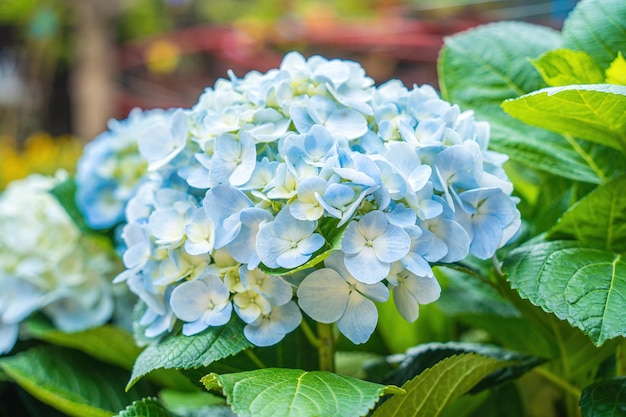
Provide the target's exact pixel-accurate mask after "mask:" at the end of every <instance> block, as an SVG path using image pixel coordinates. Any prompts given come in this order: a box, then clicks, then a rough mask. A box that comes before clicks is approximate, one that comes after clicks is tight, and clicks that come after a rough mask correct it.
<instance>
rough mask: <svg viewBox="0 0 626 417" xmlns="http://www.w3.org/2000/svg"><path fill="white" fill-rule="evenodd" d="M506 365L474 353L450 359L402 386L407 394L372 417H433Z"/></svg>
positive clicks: (382, 407) (382, 406) (395, 398)
mask: <svg viewBox="0 0 626 417" xmlns="http://www.w3.org/2000/svg"><path fill="white" fill-rule="evenodd" d="M506 365H507V362H502V361H500V360H498V359H494V358H489V357H486V356H481V355H477V354H473V353H466V354H462V355H458V356H450V357H448V358H446V359H444V360H442V361H440V362H437V364H436V365H434V366H433V367H432V368H429V369H427V370H425V371H424V372H422V373H421V374H420V375H418V376H416V377H415V378H413V379H412V380H410V381H409V382H407V383H406V384H404V385H403V386H402V388H404V389H405V390H406V394H405V395H396V396H394V397H392V398H391V399H389V400H387V401H385V402H384V403H383V404H382V405H381V406H380V407H379V408H378V409H376V411H375V412H374V414H373V415H372V417H387V416H395V417H417V416H419V417H436V416H438V415H439V414H440V413H441V411H442V409H443V408H444V407H445V406H446V405H448V404H449V403H451V402H452V401H454V400H455V399H456V398H459V397H460V396H462V395H463V394H465V393H466V392H468V391H469V390H471V389H472V388H473V387H475V386H476V384H478V383H479V382H480V381H481V380H482V379H483V378H484V377H486V376H487V375H489V374H491V373H492V372H494V371H496V370H498V369H500V368H502V367H504V366H506Z"/></svg>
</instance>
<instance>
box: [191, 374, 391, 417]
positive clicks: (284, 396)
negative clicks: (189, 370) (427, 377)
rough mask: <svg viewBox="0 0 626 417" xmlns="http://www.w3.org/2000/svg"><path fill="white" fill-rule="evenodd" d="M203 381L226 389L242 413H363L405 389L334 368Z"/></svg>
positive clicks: (263, 416) (275, 416) (247, 416)
mask: <svg viewBox="0 0 626 417" xmlns="http://www.w3.org/2000/svg"><path fill="white" fill-rule="evenodd" d="M269 381H271V383H268V382H269ZM202 382H203V383H204V385H205V386H206V387H207V389H209V390H222V391H223V392H224V394H225V395H226V397H227V399H228V403H229V404H231V407H232V409H233V411H234V412H235V413H236V414H237V415H238V416H240V417H288V416H290V417H300V416H328V417H331V416H335V417H359V416H362V415H365V414H366V413H367V411H368V410H369V409H371V408H372V407H373V406H374V404H375V403H376V402H377V401H378V399H379V398H380V396H382V395H383V394H393V393H402V392H403V391H402V390H400V389H399V388H397V387H389V386H387V387H386V386H384V385H380V384H375V383H372V382H367V381H363V380H360V379H356V378H351V377H347V376H342V375H337V374H334V373H331V372H321V371H313V372H307V371H301V370H297V369H278V368H268V369H259V370H257V371H249V372H239V373H235V374H226V375H217V374H209V375H207V376H206V377H204V378H203V379H202Z"/></svg>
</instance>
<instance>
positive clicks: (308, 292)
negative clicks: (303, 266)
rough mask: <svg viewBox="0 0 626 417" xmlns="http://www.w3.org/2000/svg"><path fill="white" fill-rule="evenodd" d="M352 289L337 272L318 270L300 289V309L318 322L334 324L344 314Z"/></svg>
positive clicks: (309, 276)
mask: <svg viewBox="0 0 626 417" xmlns="http://www.w3.org/2000/svg"><path fill="white" fill-rule="evenodd" d="M349 294H350V288H349V287H348V284H347V283H346V281H345V280H344V279H343V278H342V277H341V275H339V273H338V272H337V271H335V270H334V269H330V268H322V269H318V270H316V271H314V272H312V273H310V274H309V275H307V277H306V278H305V279H304V280H303V281H302V283H301V284H300V286H299V287H298V304H299V305H300V308H302V310H303V311H304V312H305V313H306V314H308V315H309V316H311V318H313V319H314V320H316V321H319V322H321V323H334V322H336V321H337V320H339V318H340V317H341V316H342V315H343V314H344V312H345V309H346V305H347V303H348V295H349Z"/></svg>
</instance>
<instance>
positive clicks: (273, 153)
mask: <svg viewBox="0 0 626 417" xmlns="http://www.w3.org/2000/svg"><path fill="white" fill-rule="evenodd" d="M157 130H158V132H157ZM147 132H148V133H145V134H144V135H142V136H141V138H140V143H139V147H138V152H139V154H140V156H141V158H143V160H144V161H145V162H144V164H145V165H146V166H147V168H146V169H147V171H146V172H147V174H146V175H145V176H144V177H142V180H141V181H142V185H141V186H140V187H138V188H137V189H136V190H134V191H133V193H134V196H133V197H132V198H131V199H130V201H129V202H128V204H127V205H126V213H125V216H126V218H125V220H126V222H127V225H126V226H125V228H124V231H123V237H124V240H125V243H126V246H127V249H126V252H125V254H124V264H125V266H126V271H124V272H123V273H121V274H120V275H119V276H118V278H117V281H126V282H127V283H128V285H129V287H130V288H131V290H132V291H133V292H134V293H135V294H137V295H138V296H139V297H140V298H141V300H142V302H143V303H144V304H145V305H146V314H145V315H144V318H143V319H142V322H143V323H144V324H145V326H144V328H145V329H146V334H147V333H149V334H150V336H151V337H158V336H160V335H163V334H166V333H167V332H168V331H169V329H171V328H172V326H173V325H174V323H175V322H176V321H177V320H180V321H182V322H183V323H184V324H183V328H184V329H186V330H185V333H187V334H192V333H194V334H195V333H197V332H200V331H203V330H204V329H206V328H208V327H211V326H218V325H220V324H218V323H222V322H225V321H226V317H227V316H228V317H230V316H231V315H233V313H234V315H235V316H236V317H237V318H235V319H236V320H242V321H243V322H244V323H246V325H245V330H244V334H245V336H246V337H247V338H248V340H250V341H251V342H252V343H254V344H256V345H258V346H268V345H272V344H275V343H278V341H280V340H282V338H283V337H284V336H285V335H286V334H287V333H289V332H291V331H292V330H293V329H294V328H295V327H296V326H298V325H299V323H300V321H301V313H300V309H302V310H303V311H304V312H305V313H306V314H308V315H309V316H311V317H312V318H313V319H315V320H318V321H321V322H324V323H337V326H338V327H339V330H340V331H341V332H342V333H344V334H345V335H346V336H347V337H348V338H349V339H350V340H352V341H353V342H354V343H363V342H365V341H367V339H368V338H369V337H370V335H371V334H372V332H373V331H374V328H375V327H376V324H377V321H378V315H377V313H376V308H375V305H374V302H375V301H384V300H386V299H387V298H388V296H389V290H391V291H392V292H393V294H394V301H395V303H396V305H397V307H398V310H399V311H400V314H401V315H402V316H403V317H405V318H406V319H407V320H415V319H416V318H417V316H418V310H419V309H418V306H419V304H426V303H429V302H433V301H434V300H436V299H437V298H438V296H439V292H440V288H439V285H438V283H437V281H436V279H435V278H434V274H433V272H432V269H431V266H432V264H433V263H435V262H441V263H450V262H458V261H461V260H463V259H464V258H465V257H466V256H468V255H469V254H472V255H475V256H478V257H481V258H487V257H490V256H492V255H493V254H494V253H495V251H496V250H497V249H498V248H500V247H502V246H503V245H505V244H506V243H507V242H508V241H509V240H510V239H511V238H512V237H513V236H514V235H515V233H516V231H517V230H518V228H519V225H520V221H519V212H518V211H517V208H516V207H515V200H514V199H513V198H512V197H511V193H512V186H511V183H510V181H508V179H507V177H506V175H505V173H504V171H503V169H502V164H503V163H504V161H505V160H506V157H505V156H502V155H500V154H497V153H495V152H492V151H489V150H488V145H489V127H488V125H486V124H485V123H482V122H478V121H476V120H475V119H474V115H473V113H471V112H462V111H461V109H460V108H459V107H458V106H456V105H453V104H450V103H447V102H445V101H444V100H442V99H441V98H440V97H439V96H438V94H437V92H436V91H435V89H434V88H432V87H431V86H419V87H418V86H414V87H413V88H411V89H408V88H407V87H405V86H404V85H403V84H402V83H401V82H400V81H397V80H392V81H389V82H387V83H385V84H383V85H381V86H378V87H376V86H375V85H374V81H373V80H372V79H371V78H369V77H368V76H367V75H366V74H365V71H364V70H363V68H362V67H361V66H360V65H359V64H358V63H355V62H350V61H344V60H338V59H331V60H329V59H326V58H323V57H320V56H313V57H310V58H308V59H307V58H305V57H303V56H302V55H300V54H298V53H295V52H292V53H289V54H287V55H286V56H285V58H284V59H283V61H282V63H281V65H280V67H279V68H276V69H273V70H270V71H268V72H266V73H261V72H256V71H253V72H250V73H248V74H245V75H244V76H243V77H241V78H239V77H237V76H236V75H235V74H234V73H232V72H229V74H228V78H225V79H220V80H218V81H217V82H216V83H215V85H214V86H213V87H210V88H207V89H206V90H205V91H204V93H203V94H202V95H201V96H200V98H199V99H198V102H197V103H196V104H195V105H194V106H193V107H192V108H191V109H189V110H184V111H183V110H177V111H175V112H173V113H172V114H170V117H169V119H163V120H160V121H159V122H158V123H155V124H154V126H153V127H151V128H150V129H149V130H147ZM150 137H152V138H158V139H159V140H158V141H156V142H154V141H150V140H149V138H150ZM331 248H332V249H331ZM331 250H332V252H333V253H332V254H329V253H325V251H331ZM328 255H330V256H328ZM327 256H328V257H327ZM324 259H325V260H324ZM296 269H298V270H299V272H298V273H302V274H304V275H305V277H304V278H303V277H299V278H297V279H296V278H294V276H293V275H289V276H285V277H276V276H273V275H272V274H279V273H289V272H293V271H294V270H296ZM303 270H304V271H303ZM208 276H210V277H211V278H210V279H209V278H207V277H208ZM194 292H195V293H197V299H196V298H194V297H196V295H194ZM294 294H296V295H297V296H294ZM296 300H297V302H296ZM229 306H232V307H229ZM231 308H232V310H230V309H231Z"/></svg>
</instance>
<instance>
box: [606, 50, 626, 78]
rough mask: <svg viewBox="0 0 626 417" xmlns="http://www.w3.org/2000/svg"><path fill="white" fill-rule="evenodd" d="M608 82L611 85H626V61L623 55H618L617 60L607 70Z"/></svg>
mask: <svg viewBox="0 0 626 417" xmlns="http://www.w3.org/2000/svg"><path fill="white" fill-rule="evenodd" d="M606 82H607V83H609V84H618V85H626V59H624V57H623V56H622V53H621V52H619V53H618V54H617V58H615V60H614V61H613V62H611V65H610V66H609V68H607V70H606Z"/></svg>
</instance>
